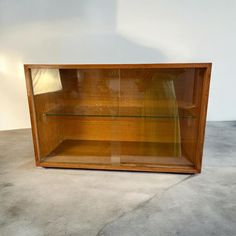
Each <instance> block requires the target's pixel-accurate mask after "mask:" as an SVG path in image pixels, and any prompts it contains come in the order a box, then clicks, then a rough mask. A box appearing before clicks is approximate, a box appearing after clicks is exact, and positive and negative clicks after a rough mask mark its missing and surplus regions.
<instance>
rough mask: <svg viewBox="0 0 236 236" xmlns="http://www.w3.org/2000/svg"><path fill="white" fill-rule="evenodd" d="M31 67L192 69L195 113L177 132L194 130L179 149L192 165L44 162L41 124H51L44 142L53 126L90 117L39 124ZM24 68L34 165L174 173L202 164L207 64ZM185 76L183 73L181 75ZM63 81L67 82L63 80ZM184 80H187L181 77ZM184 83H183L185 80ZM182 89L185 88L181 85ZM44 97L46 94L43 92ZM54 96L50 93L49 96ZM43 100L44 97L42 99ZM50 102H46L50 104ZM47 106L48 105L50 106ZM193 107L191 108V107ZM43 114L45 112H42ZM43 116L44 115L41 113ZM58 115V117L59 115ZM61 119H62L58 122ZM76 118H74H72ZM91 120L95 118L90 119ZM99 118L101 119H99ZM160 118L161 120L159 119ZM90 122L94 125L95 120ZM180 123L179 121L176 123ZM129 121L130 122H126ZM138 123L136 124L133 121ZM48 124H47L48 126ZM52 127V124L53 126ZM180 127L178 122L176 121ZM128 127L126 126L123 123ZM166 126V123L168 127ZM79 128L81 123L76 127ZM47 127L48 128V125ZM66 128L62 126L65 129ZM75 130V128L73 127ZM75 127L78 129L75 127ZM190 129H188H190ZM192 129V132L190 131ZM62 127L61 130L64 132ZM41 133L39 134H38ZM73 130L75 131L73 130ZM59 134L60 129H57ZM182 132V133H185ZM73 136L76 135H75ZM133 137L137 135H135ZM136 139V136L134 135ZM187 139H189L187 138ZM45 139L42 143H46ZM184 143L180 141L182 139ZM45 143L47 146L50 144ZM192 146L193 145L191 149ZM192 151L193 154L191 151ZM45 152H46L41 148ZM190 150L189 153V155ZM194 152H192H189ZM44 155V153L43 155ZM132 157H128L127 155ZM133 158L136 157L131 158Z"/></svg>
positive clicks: (192, 170) (196, 170) (193, 169)
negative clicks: (193, 138) (195, 104)
mask: <svg viewBox="0 0 236 236" xmlns="http://www.w3.org/2000/svg"><path fill="white" fill-rule="evenodd" d="M32 69H60V70H94V69H96V70H115V69H118V70H119V71H120V70H135V69H137V70H139V69H142V70H149V69H165V70H168V73H171V71H172V70H175V69H177V70H179V69H184V70H188V69H189V70H194V73H193V74H194V76H196V75H197V76H198V75H199V76H201V78H200V79H194V78H193V79H192V81H194V88H193V90H194V91H195V92H194V97H195V98H193V100H194V99H195V100H196V101H197V103H198V106H196V107H195V108H193V112H195V113H196V114H197V118H196V119H195V120H194V121H193V122H192V121H191V120H190V121H184V122H183V124H182V126H183V127H185V126H189V124H187V123H189V122H190V123H191V122H192V123H191V124H193V125H192V126H191V127H190V128H188V129H187V131H185V128H183V132H182V131H181V134H183V135H184V136H185V135H186V136H188V135H189V134H190V136H191V135H192V133H190V132H194V134H193V135H195V136H194V137H196V140H195V141H191V140H190V139H188V138H187V141H186V144H182V143H181V146H183V147H182V151H183V153H185V155H186V156H187V155H189V157H188V159H189V160H191V162H192V165H182V164H181V165H178V163H177V164H168V163H161V164H155V165H150V164H148V165H145V164H141V165H139V164H138V163H135V162H132V164H130V163H129V164H124V165H123V164H117V163H115V164H114V163H113V164H107V163H99V164H97V163H86V162H85V163H84V162H83V163H79V162H64V161H63V162H57V161H52V162H51V161H47V159H44V160H42V153H43V152H44V151H42V150H43V147H42V146H43V145H42V142H43V141H42V140H43V139H44V138H42V131H40V129H42V127H44V132H47V127H49V126H50V125H51V126H53V128H52V131H50V132H51V136H50V135H49V137H47V138H48V140H49V141H48V140H46V141H48V142H49V143H50V142H51V141H50V138H51V137H52V136H57V135H56V134H55V132H56V130H57V127H62V126H66V125H68V124H69V125H70V124H72V125H75V126H77V123H76V122H79V121H80V123H83V120H86V119H87V121H88V122H91V120H90V119H91V118H89V117H82V118H81V117H80V118H78V119H77V118H70V117H68V116H67V118H60V121H59V118H57V117H54V118H48V119H50V121H47V122H48V123H50V124H48V123H47V124H46V122H45V124H46V125H45V126H41V127H40V122H41V123H43V119H44V118H43V116H42V115H41V114H39V112H38V109H39V104H41V103H43V102H42V100H40V103H39V102H38V101H37V96H35V95H34V89H33V83H32V76H31V70H32ZM24 70H25V78H26V86H27V95H28V102H29V109H30V117H31V125H32V135H33V143H34V152H35V163H36V166H42V167H57V168H80V169H102V170H128V171H151V172H174V173H200V172H201V166H202V153H203V144H204V132H205V125H206V114H207V104H208V94H209V85H210V75H211V63H175V64H91V65H87V64H81V65H65V64H60V65H52V64H51V65H46V64H26V65H24ZM169 71H170V72H169ZM185 77H186V76H185ZM65 81H68V79H67V80H65ZM184 81H187V79H186V78H185V80H184ZM186 83H187V82H186ZM179 86H180V90H181V89H182V91H184V88H182V87H181V86H182V85H181V83H179ZM185 89H186V88H185ZM45 96H47V95H45ZM52 96H54V95H52ZM55 96H56V98H55V99H56V100H59V98H58V95H55ZM44 99H46V100H44V102H45V101H47V99H48V98H47V97H46V98H44ZM49 99H51V101H54V100H53V99H54V98H49ZM52 103H53V102H51V103H50V104H52ZM42 106H44V104H43V105H42ZM50 106H51V105H50ZM194 109H195V110H194ZM44 113H45V111H44ZM44 115H45V114H44ZM60 117H61V116H60ZM62 119H63V121H61V120H62ZM75 119H77V120H75ZM93 119H95V118H93ZM99 119H100V120H101V118H99ZM109 119H110V118H106V117H105V118H103V122H107V121H109V122H110V120H109ZM159 120H160V121H161V119H159ZM57 122H58V123H60V124H59V125H55V124H56V123H57ZM93 122H95V123H94V124H95V125H96V120H95V121H94V120H93ZM126 122H131V123H132V122H136V120H135V118H130V117H126ZM180 123H181V122H180ZM129 124H130V123H129ZM137 124H138V123H137ZM51 126H50V127H51ZM54 126H55V127H54ZM180 126H181V124H180ZM127 127H128V126H127ZM168 127H170V126H168ZM80 128H81V126H80ZM50 129H51V128H50ZM65 129H66V128H65ZM75 129H76V128H75ZM71 130H72V131H70V134H67V136H72V133H73V128H72V129H71ZM78 130H79V128H78ZM190 130H192V131H190ZM193 130H194V131H193ZM64 131H65V130H63V132H64ZM40 132H41V133H40ZM75 132H76V131H75ZM58 133H60V131H58ZM185 133H186V134H185ZM75 136H76V135H75ZM136 136H137V134H136ZM136 138H137V137H136ZM52 139H55V140H56V142H58V143H60V142H61V141H63V137H52ZM189 140H190V141H189ZM46 141H45V142H46ZM183 143H184V142H183ZM50 145H51V146H52V147H53V145H54V146H55V142H54V141H52V144H50ZM50 145H49V146H50ZM193 146H194V148H192V147H193ZM194 152H195V153H194ZM45 153H47V151H45ZM189 153H192V154H189ZM193 153H194V154H193ZM44 156H45V155H44ZM131 159H132V158H131ZM134 160H137V159H135V158H134ZM170 163H171V162H170Z"/></svg>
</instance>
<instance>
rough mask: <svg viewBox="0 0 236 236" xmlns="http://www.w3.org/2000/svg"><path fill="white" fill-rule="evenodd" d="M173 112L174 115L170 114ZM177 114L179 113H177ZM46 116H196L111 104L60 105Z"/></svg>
mask: <svg viewBox="0 0 236 236" xmlns="http://www.w3.org/2000/svg"><path fill="white" fill-rule="evenodd" d="M170 114H173V115H170ZM175 114H177V115H175ZM44 115H45V116H80V117H127V118H128V117H131V118H132V117H135V118H193V119H194V118H196V116H194V115H192V114H178V111H177V112H166V110H165V112H164V111H160V109H156V108H154V107H153V108H150V107H149V108H144V107H111V106H110V107H109V106H80V107H76V108H75V107H73V108H72V107H58V108H56V109H52V110H49V111H47V112H45V113H44Z"/></svg>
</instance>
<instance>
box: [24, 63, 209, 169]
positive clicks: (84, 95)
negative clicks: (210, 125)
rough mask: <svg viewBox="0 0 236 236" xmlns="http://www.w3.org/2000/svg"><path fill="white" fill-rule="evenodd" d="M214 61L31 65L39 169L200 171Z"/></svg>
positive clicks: (30, 95) (29, 89) (30, 93)
mask: <svg viewBox="0 0 236 236" xmlns="http://www.w3.org/2000/svg"><path fill="white" fill-rule="evenodd" d="M210 73H211V63H188V64H124V65H119V64H114V65H111V64H107V65H25V75H26V83H27V92H28V99H29V107H30V115H31V124H32V132H33V141H34V150H35V160H36V165H37V166H43V167H62V168H83V169H104V170H105V169H106V170H131V171H153V172H178V173H199V172H200V171H201V162H202V151H203V142H204V130H205V123H206V111H207V100H208V91H209V82H210Z"/></svg>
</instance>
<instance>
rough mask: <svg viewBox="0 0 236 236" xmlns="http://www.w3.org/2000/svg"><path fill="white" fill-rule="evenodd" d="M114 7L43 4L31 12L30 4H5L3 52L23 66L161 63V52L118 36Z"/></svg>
mask: <svg viewBox="0 0 236 236" xmlns="http://www.w3.org/2000/svg"><path fill="white" fill-rule="evenodd" d="M26 2H27V4H26ZM117 2H118V1H109V0H102V1H101V0H99V1H94V0H93V1H92V0H87V1H75V0H73V1H71V2H70V4H68V2H66V1H55V0H54V1H50V2H49V1H46V0H43V1H38V2H37V3H36V5H35V6H34V9H35V10H32V4H29V2H28V1H25V4H16V5H15V7H14V8H13V9H12V8H11V9H10V7H11V5H12V4H13V3H9V2H5V5H6V6H2V8H1V9H5V11H7V12H8V11H9V12H8V13H7V14H6V13H5V11H4V12H3V16H2V17H1V18H2V23H0V26H1V24H3V25H2V28H3V29H4V31H5V34H4V35H5V36H6V37H3V45H4V48H3V49H4V51H6V50H8V49H9V50H10V52H11V51H17V52H18V54H19V55H21V56H22V58H23V60H24V62H27V63H137V62H142V63H145V62H146V63H148V62H159V61H163V60H164V59H165V58H164V55H163V53H162V52H160V51H159V50H156V49H153V48H149V47H146V46H142V45H141V44H138V43H135V42H133V41H131V40H129V39H128V38H126V37H125V36H124V35H120V34H119V33H117V31H116V30H117V22H116V21H117ZM1 4H2V5H4V3H1ZM55 6H56V7H55ZM3 7H4V8H3ZM131 14H132V12H131ZM4 26H5V27H4ZM150 37H151V36H150ZM9 38H10V40H9ZM13 41H17V42H15V43H13Z"/></svg>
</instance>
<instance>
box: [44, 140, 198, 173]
mask: <svg viewBox="0 0 236 236" xmlns="http://www.w3.org/2000/svg"><path fill="white" fill-rule="evenodd" d="M174 146H175V144H173V143H169V144H164V145H163V143H155V142H127V141H121V142H118V141H91V140H64V141H63V142H62V143H61V144H59V145H58V147H57V148H56V149H55V150H54V151H52V152H51V153H50V154H49V155H48V156H47V157H46V158H45V159H44V160H43V161H42V162H41V163H40V166H44V167H66V168H83V169H111V170H134V171H136V170H143V171H153V172H155V171H158V172H182V173H196V170H194V168H193V164H192V163H191V162H190V161H189V160H187V159H186V158H184V157H182V156H176V157H171V156H170V154H171V152H172V149H173V147H174ZM160 154H162V156H160ZM170 168H171V170H170ZM173 170H175V171H173Z"/></svg>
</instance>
